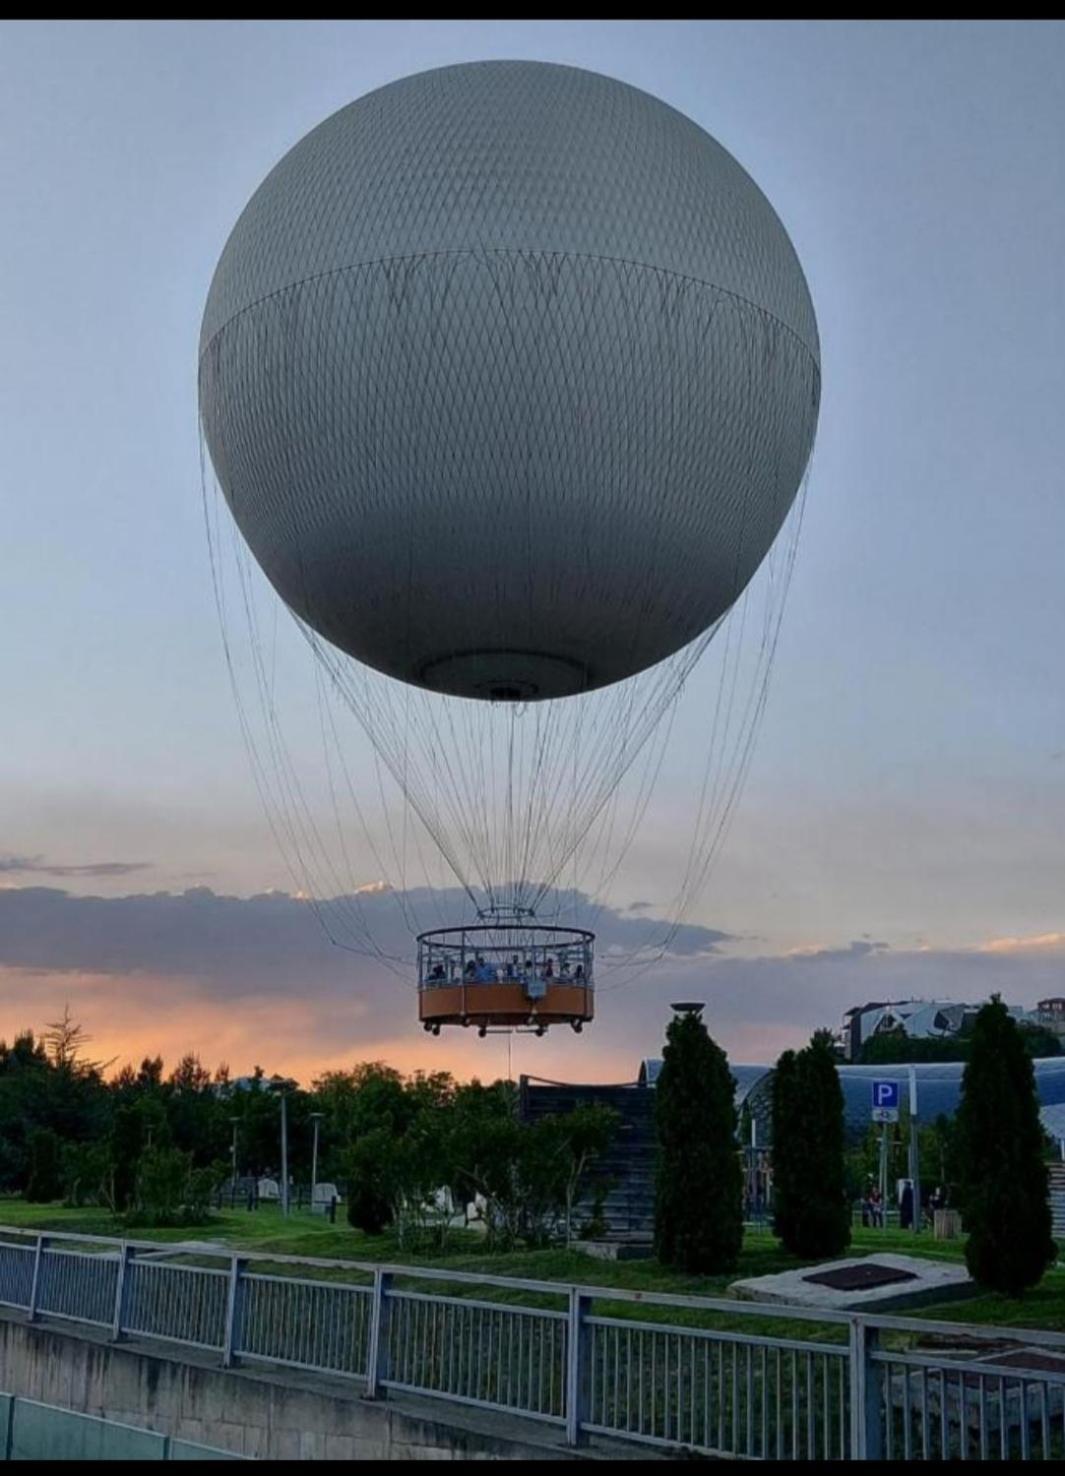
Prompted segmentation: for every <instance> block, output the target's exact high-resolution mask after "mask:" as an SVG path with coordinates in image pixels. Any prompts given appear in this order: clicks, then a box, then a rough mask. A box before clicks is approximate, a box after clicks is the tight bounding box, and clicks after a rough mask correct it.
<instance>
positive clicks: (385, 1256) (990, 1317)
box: [0, 1199, 1065, 1337]
mask: <svg viewBox="0 0 1065 1476" xmlns="http://www.w3.org/2000/svg"><path fill="white" fill-rule="evenodd" d="M0 1224H2V1225H11V1226H18V1227H22V1228H26V1229H36V1230H53V1231H57V1232H59V1231H67V1232H68V1233H71V1232H76V1233H79V1234H87V1235H107V1236H121V1235H123V1234H125V1235H129V1236H130V1237H131V1238H132V1239H136V1240H152V1241H159V1242H161V1243H173V1242H175V1241H182V1240H197V1241H212V1242H217V1243H219V1244H220V1245H222V1246H224V1247H225V1248H226V1249H227V1250H230V1249H231V1250H249V1251H256V1252H259V1253H265V1254H269V1253H271V1252H273V1253H274V1254H277V1255H286V1256H312V1257H316V1258H320V1259H325V1260H349V1261H364V1262H381V1261H391V1262H394V1263H396V1262H398V1263H400V1264H403V1265H409V1266H415V1267H419V1268H420V1267H432V1266H438V1267H440V1268H442V1269H443V1268H446V1269H448V1270H455V1271H469V1272H473V1273H484V1274H488V1275H494V1276H515V1277H522V1278H528V1279H531V1280H537V1281H557V1282H563V1283H565V1282H578V1283H581V1284H583V1285H585V1286H589V1285H590V1286H601V1287H604V1288H608V1289H609V1288H611V1287H623V1288H625V1289H627V1290H630V1291H643V1292H648V1293H652V1292H673V1293H679V1294H681V1295H688V1296H704V1297H724V1296H727V1295H728V1286H729V1283H730V1282H731V1281H733V1280H735V1279H736V1278H737V1277H747V1276H764V1275H769V1274H771V1273H772V1272H775V1271H784V1270H787V1269H789V1268H791V1267H796V1266H799V1265H800V1264H802V1263H801V1262H799V1261H798V1260H796V1259H795V1258H794V1257H792V1256H790V1255H788V1254H787V1253H786V1252H785V1251H783V1250H782V1249H781V1248H780V1246H779V1245H778V1243H777V1241H776V1240H775V1238H774V1237H773V1235H772V1234H771V1233H770V1232H769V1231H767V1230H748V1232H747V1234H746V1235H745V1237H744V1245H743V1252H742V1256H741V1259H740V1265H739V1267H738V1269H737V1270H736V1271H735V1272H734V1273H732V1274H731V1275H728V1276H689V1275H685V1274H683V1273H681V1272H678V1271H673V1270H670V1269H669V1268H668V1267H664V1266H660V1265H659V1264H658V1262H657V1261H653V1260H643V1261H599V1260H592V1259H590V1258H589V1257H588V1256H585V1255H582V1254H581V1253H580V1252H579V1251H568V1250H565V1249H561V1248H555V1249H550V1250H518V1251H511V1252H508V1253H496V1254H492V1253H489V1252H486V1251H485V1249H484V1246H483V1242H482V1240H481V1238H480V1236H479V1235H477V1234H476V1233H474V1232H465V1233H462V1232H460V1233H458V1234H456V1235H455V1237H454V1241H453V1245H452V1247H451V1248H450V1249H449V1251H448V1252H447V1253H446V1254H444V1255H441V1254H435V1255H420V1254H416V1253H412V1252H410V1251H408V1250H400V1249H399V1247H398V1246H397V1244H396V1240H395V1237H394V1236H392V1235H381V1236H367V1235H364V1234H362V1233H361V1232H360V1231H356V1230H352V1229H351V1228H350V1226H348V1224H347V1223H346V1222H345V1221H342V1220H338V1222H337V1224H336V1225H330V1224H329V1223H328V1221H326V1220H324V1219H321V1218H319V1217H317V1216H311V1215H310V1214H309V1213H307V1212H306V1211H304V1212H302V1213H293V1214H292V1215H290V1216H289V1218H288V1219H287V1220H286V1219H285V1218H284V1217H283V1216H282V1215H281V1213H280V1211H279V1210H278V1209H277V1208H276V1207H274V1206H266V1205H264V1206H263V1207H262V1208H260V1209H258V1210H255V1211H248V1210H242V1209H241V1210H223V1211H221V1212H220V1213H217V1214H215V1215H213V1216H212V1218H211V1221H210V1223H209V1224H207V1225H201V1226H192V1227H184V1228H177V1229H165V1230H153V1229H141V1228H137V1229H134V1230H127V1229H125V1227H124V1226H123V1224H122V1222H121V1221H116V1220H115V1219H114V1218H113V1216H111V1215H110V1214H109V1213H108V1212H107V1211H106V1210H104V1209H94V1208H87V1209H67V1208H65V1207H64V1206H62V1205H58V1204H56V1205H39V1204H26V1203H25V1202H23V1201H22V1200H19V1199H0ZM851 1250H852V1252H853V1253H854V1254H857V1255H869V1254H872V1253H874V1252H877V1251H895V1252H902V1253H906V1254H911V1255H919V1256H925V1257H928V1258H929V1259H933V1260H945V1261H953V1262H960V1261H962V1260H963V1259H964V1243H963V1242H962V1241H960V1240H956V1241H935V1240H933V1239H932V1238H931V1235H930V1234H927V1233H926V1234H923V1235H920V1236H914V1235H913V1234H912V1233H911V1232H909V1231H904V1230H872V1229H861V1228H859V1229H855V1231H854V1233H853V1240H852V1244H851ZM271 1269H273V1270H276V1271H278V1272H288V1273H290V1274H291V1272H292V1270H293V1268H291V1267H286V1266H283V1265H281V1264H279V1263H274V1264H273V1266H272V1268H271ZM321 1274H322V1275H323V1276H324V1277H325V1278H326V1279H332V1278H334V1277H336V1278H347V1277H348V1275H349V1273H345V1272H344V1271H343V1270H340V1269H338V1270H336V1271H332V1272H322V1273H321ZM422 1285H423V1287H424V1285H425V1284H424V1283H422ZM436 1285H437V1286H438V1288H439V1290H440V1291H441V1292H443V1291H444V1290H445V1289H446V1290H448V1291H449V1292H450V1294H457V1289H456V1288H455V1287H453V1286H452V1287H450V1288H448V1287H447V1285H446V1283H444V1282H440V1283H436ZM477 1294H478V1295H481V1296H491V1297H496V1298H499V1299H505V1298H506V1296H507V1294H506V1293H504V1292H503V1291H501V1290H498V1289H488V1288H479V1289H477ZM522 1300H523V1302H525V1303H526V1304H528V1303H529V1301H530V1298H529V1296H528V1295H524V1296H523V1297H522ZM541 1300H543V1301H545V1302H546V1303H548V1304H550V1305H557V1300H556V1299H555V1298H554V1297H549V1296H543V1297H542V1298H541ZM741 1308H742V1303H739V1302H737V1311H736V1315H735V1317H732V1316H731V1315H730V1316H724V1315H719V1316H715V1317H714V1319H713V1321H714V1325H715V1326H718V1327H737V1328H739V1327H741V1326H743V1327H749V1326H750V1325H751V1324H752V1322H753V1321H754V1319H752V1318H751V1317H750V1315H749V1314H748V1315H747V1316H746V1317H745V1316H744V1315H743V1312H742V1311H741ZM611 1312H612V1314H616V1315H618V1316H628V1317H638V1318H643V1319H650V1318H666V1319H668V1320H670V1321H672V1322H675V1323H687V1322H700V1323H705V1322H706V1316H705V1314H701V1313H698V1312H692V1313H688V1311H687V1310H686V1309H681V1308H668V1309H652V1308H651V1307H648V1306H645V1305H642V1304H635V1305H634V1304H632V1303H627V1302H617V1303H613V1304H612V1306H611ZM915 1315H916V1316H919V1317H922V1318H926V1317H927V1318H934V1319H939V1320H942V1321H950V1322H967V1323H981V1322H982V1323H994V1324H997V1325H999V1326H1009V1327H1018V1328H1021V1327H1023V1328H1035V1329H1040V1328H1044V1329H1050V1330H1054V1331H1059V1332H1063V1331H1065V1265H1062V1264H1060V1263H1059V1264H1058V1265H1057V1266H1055V1267H1053V1268H1052V1269H1051V1270H1050V1271H1049V1272H1048V1273H1047V1275H1046V1276H1045V1277H1044V1279H1043V1281H1042V1283H1041V1285H1040V1286H1038V1287H1037V1288H1035V1290H1033V1291H1031V1292H1029V1293H1028V1295H1027V1296H1025V1297H1024V1298H1021V1299H1013V1298H1008V1297H1001V1296H997V1295H994V1294H985V1295H981V1296H978V1297H973V1298H971V1299H970V1300H968V1301H961V1302H949V1303H944V1304H943V1305H941V1306H928V1307H922V1308H920V1310H919V1311H918V1312H916V1313H915ZM757 1325H758V1326H759V1327H761V1328H762V1329H763V1331H765V1332H767V1333H769V1332H770V1331H771V1330H773V1331H777V1332H778V1333H779V1331H780V1328H779V1327H777V1325H776V1324H775V1321H774V1322H773V1323H772V1324H770V1323H769V1321H768V1320H767V1319H764V1318H759V1319H757ZM787 1326H788V1328H789V1330H790V1332H791V1334H792V1335H795V1334H796V1333H800V1329H802V1332H801V1333H800V1335H802V1336H807V1337H811V1336H814V1335H815V1332H816V1331H817V1330H816V1329H815V1326H814V1325H813V1324H809V1325H806V1324H799V1323H794V1322H792V1323H790V1324H788V1325H787ZM818 1335H823V1336H828V1337H837V1336H838V1335H839V1334H838V1333H837V1332H835V1331H834V1330H833V1329H831V1328H822V1329H821V1330H820V1332H819V1334H818Z"/></svg>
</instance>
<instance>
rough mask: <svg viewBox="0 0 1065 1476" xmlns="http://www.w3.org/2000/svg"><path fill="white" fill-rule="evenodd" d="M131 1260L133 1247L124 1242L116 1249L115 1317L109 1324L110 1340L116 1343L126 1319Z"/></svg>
mask: <svg viewBox="0 0 1065 1476" xmlns="http://www.w3.org/2000/svg"><path fill="white" fill-rule="evenodd" d="M132 1259H133V1247H132V1246H131V1245H127V1244H126V1242H125V1241H123V1242H122V1244H121V1245H120V1246H119V1248H118V1276H117V1278H116V1280H115V1315H114V1319H113V1320H112V1323H111V1338H112V1341H113V1342H116V1343H117V1342H118V1341H119V1339H120V1338H121V1337H122V1324H123V1322H124V1321H125V1317H126V1302H127V1299H128V1297H129V1283H130V1275H129V1263H130V1261H132Z"/></svg>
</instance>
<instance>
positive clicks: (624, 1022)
mask: <svg viewBox="0 0 1065 1476" xmlns="http://www.w3.org/2000/svg"><path fill="white" fill-rule="evenodd" d="M575 900H576V899H575V898H574V897H573V896H572V895H570V894H565V893H559V894H556V895H555V896H554V897H553V898H551V899H549V901H550V903H551V906H552V909H553V910H557V911H558V912H559V913H560V914H561V917H562V920H565V916H566V914H567V909H569V908H571V907H572V905H573V903H574V901H575ZM584 906H585V909H587V902H586V900H585V903H584ZM468 911H469V904H468V899H466V898H465V896H464V894H462V893H461V892H459V891H458V890H457V889H456V890H455V891H454V892H436V893H431V892H428V891H418V890H410V891H396V892H380V891H374V892H370V893H364V894H362V895H358V896H354V895H353V896H351V897H336V898H332V899H330V900H329V901H328V902H327V903H325V904H320V903H310V902H309V901H307V900H300V899H299V898H297V897H294V896H292V895H290V894H289V893H286V892H266V893H262V894H259V895H257V896H253V897H236V896H226V895H223V894H221V893H218V892H215V891H213V890H212V889H211V888H210V887H205V886H200V887H190V888H189V889H188V890H186V891H184V892H180V893H178V892H166V891H160V892H154V893H151V892H143V893H136V894H132V895H129V896H125V897H92V896H80V895H75V894H72V893H70V892H67V891H65V890H61V889H59V888H53V887H45V886H32V887H14V888H10V889H8V890H0V1001H2V1013H0V1033H2V1034H4V1035H6V1036H8V1038H10V1035H11V1033H12V1032H14V1031H15V1030H18V1029H24V1028H26V1027H34V1028H39V1027H40V1025H41V1024H42V1023H43V1022H44V1021H46V1020H49V1019H53V1018H55V1014H56V1012H57V1011H60V1010H62V1007H63V1004H64V1002H66V1001H69V1002H70V1006H71V1009H72V1010H73V1011H74V1013H75V1015H76V1016H77V1017H78V1018H79V1019H81V1020H82V1021H83V1023H84V1024H85V1026H86V1028H87V1029H89V1030H90V1032H91V1033H92V1035H93V1037H94V1045H93V1050H94V1053H95V1054H96V1055H98V1056H100V1057H101V1058H104V1059H107V1058H110V1057H112V1056H118V1058H119V1064H121V1062H122V1061H124V1060H127V1059H134V1060H139V1059H140V1056H141V1055H143V1054H145V1053H151V1054H153V1055H154V1054H156V1053H157V1052H158V1053H161V1054H162V1055H163V1056H164V1058H165V1059H166V1060H167V1061H168V1062H169V1063H171V1064H172V1063H173V1062H174V1061H175V1060H176V1059H178V1057H180V1055H182V1054H183V1053H184V1052H186V1051H190V1050H191V1051H195V1052H197V1053H198V1054H200V1056H201V1057H202V1058H203V1060H204V1061H205V1063H206V1064H208V1065H210V1066H214V1065H217V1064H218V1062H219V1061H221V1060H226V1061H228V1063H229V1065H230V1066H231V1067H232V1069H233V1070H234V1071H235V1072H236V1073H238V1074H240V1073H242V1072H245V1071H248V1070H250V1069H251V1067H252V1066H254V1065H256V1064H259V1065H262V1066H263V1067H264V1068H265V1069H266V1070H267V1071H281V1072H286V1073H288V1074H290V1075H294V1076H296V1077H298V1078H299V1079H300V1080H303V1081H309V1080H310V1079H311V1077H312V1076H314V1075H316V1074H318V1073H319V1072H320V1071H321V1070H323V1069H328V1068H329V1067H334V1066H343V1065H350V1064H352V1063H353V1062H354V1061H357V1060H373V1059H388V1060H391V1061H393V1062H394V1063H395V1064H396V1065H397V1066H399V1067H400V1068H401V1069H403V1070H412V1069H415V1068H417V1067H423V1068H426V1069H438V1068H446V1069H450V1070H453V1071H455V1072H456V1073H458V1074H460V1075H464V1076H468V1075H471V1074H475V1073H479V1074H482V1075H490V1076H494V1075H496V1074H499V1073H500V1072H503V1073H505V1072H506V1069H507V1066H508V1063H509V1064H511V1065H512V1066H513V1070H514V1072H515V1074H518V1073H520V1072H523V1071H526V1072H529V1073H531V1074H533V1075H537V1076H543V1077H548V1078H551V1079H554V1080H570V1081H617V1082H623V1081H632V1080H634V1079H635V1076H636V1073H637V1070H638V1067H639V1062H640V1060H641V1059H642V1058H643V1057H644V1056H654V1055H658V1054H659V1053H660V1051H661V1047H662V1039H663V1035H664V1031H665V1027H666V1025H667V1023H668V1021H669V1018H670V1009H669V1006H670V1001H671V1000H675V999H698V1000H703V1001H705V1002H706V1013H705V1019H706V1021H707V1024H708V1026H709V1028H710V1030H711V1032H712V1033H713V1035H714V1036H715V1038H716V1039H718V1040H719V1041H720V1042H721V1044H722V1045H724V1047H725V1048H726V1050H727V1051H728V1052H729V1055H730V1058H731V1059H732V1060H733V1061H737V1062H748V1063H751V1062H771V1061H773V1060H775V1059H776V1056H777V1055H778V1054H779V1052H780V1051H781V1050H782V1049H784V1048H785V1047H787V1046H794V1045H800V1044H802V1043H803V1042H804V1041H805V1040H807V1039H808V1038H809V1036H810V1034H811V1032H812V1031H813V1030H815V1029H817V1028H819V1027H821V1026H825V1025H828V1026H835V1025H836V1024H838V1022H839V1020H840V1019H841V1017H842V1014H843V1011H844V1010H845V1009H846V1008H847V1007H848V1006H850V1005H854V1004H858V1003H861V1002H862V1001H863V1000H866V999H899V998H902V999H905V998H913V997H918V998H920V997H924V998H929V997H935V998H940V999H943V998H947V999H956V1000H969V1001H978V1000H982V999H986V998H987V997H988V995H990V994H991V993H992V992H995V991H1000V992H1001V993H1002V995H1003V997H1004V998H1006V999H1007V1000H1008V1001H1010V1002H1011V1003H1018V1004H1029V1005H1030V1004H1034V1002H1035V1001H1036V1000H1037V999H1039V998H1042V997H1044V996H1046V995H1050V994H1054V993H1060V992H1061V989H1060V973H1061V956H1060V952H1059V951H1056V950H1055V948H1053V947H1051V946H1049V945H1048V944H1044V945H1043V946H1038V947H1037V946H1032V947H1022V948H1015V949H1005V950H1003V949H997V950H995V949H992V950H990V951H989V950H988V949H987V948H981V947H976V946H973V947H968V948H959V949H955V950H944V949H936V948H930V947H928V946H927V945H925V946H924V948H923V949H922V950H918V949H908V950H902V949H897V948H888V947H887V945H886V944H885V943H883V942H877V941H876V940H875V939H860V940H854V941H851V942H849V943H845V944H838V945H833V944H831V943H824V944H818V945H810V946H808V947H807V948H805V949H804V950H798V951H793V952H792V953H790V954H762V955H753V956H752V955H749V954H742V955H741V954H738V953H735V952H729V951H728V950H727V949H726V948H725V947H723V945H724V944H726V943H727V942H729V941H730V939H731V936H732V935H730V934H729V933H727V932H725V931H724V930H722V929H716V928H708V927H699V926H696V925H694V924H690V925H687V926H685V927H682V928H680V929H679V930H678V932H677V934H676V936H675V938H674V939H673V940H672V941H671V943H670V948H669V951H668V952H667V953H665V954H663V955H660V954H658V953H649V952H647V951H646V944H647V942H648V940H649V939H652V938H654V937H655V936H656V935H658V934H660V933H661V930H662V924H661V923H660V922H656V921H654V920H653V919H650V918H644V917H639V916H633V915H632V914H631V913H630V912H628V910H626V911H624V912H618V911H613V910H611V909H609V908H603V909H601V910H600V911H599V913H598V918H597V921H596V922H595V923H594V924H593V925H594V926H595V927H596V931H597V935H598V938H597V960H598V965H597V973H596V1007H595V1008H596V1018H595V1021H594V1023H593V1024H592V1025H591V1026H589V1027H588V1028H587V1029H586V1030H585V1031H584V1033H583V1034H582V1035H580V1036H574V1035H573V1034H572V1032H570V1031H568V1030H559V1031H550V1032H549V1033H548V1035H547V1036H546V1037H545V1038H544V1039H543V1040H536V1039H535V1038H531V1037H524V1036H516V1037H513V1038H512V1039H510V1040H507V1039H504V1038H502V1037H493V1036H489V1037H488V1038H487V1040H484V1041H479V1040H478V1039H477V1037H476V1035H475V1034H473V1033H471V1032H463V1031H461V1030H460V1031H453V1032H451V1033H448V1032H446V1031H445V1032H444V1033H443V1034H442V1035H441V1037H440V1038H439V1039H438V1040H434V1039H432V1038H431V1037H428V1036H426V1035H425V1034H424V1032H423V1031H422V1030H421V1029H420V1027H419V1025H418V1021H417V1010H416V994H415V987H414V975H413V969H412V967H411V964H410V958H411V955H412V951H413V948H412V940H413V937H414V934H415V933H416V932H417V931H419V930H420V929H421V928H422V927H428V926H431V925H434V924H435V925H444V924H446V923H448V922H454V921H460V920H461V919H462V918H463V916H464V915H468ZM592 911H593V912H594V909H592ZM316 912H317V913H318V914H319V917H321V918H322V919H324V921H325V923H326V924H327V926H328V927H329V928H330V929H331V930H332V932H333V936H334V937H336V938H338V939H339V940H340V941H341V942H342V943H343V945H344V946H335V945H334V944H333V943H332V942H331V941H330V938H329V936H328V935H327V933H326V931H325V929H324V928H323V927H322V926H321V924H320V922H319V921H318V920H317V919H316V916H315V913H316ZM1041 936H1042V938H1043V939H1044V940H1045V939H1048V938H1052V937H1053V938H1059V939H1060V938H1062V936H1063V935H1061V934H1044V935H1041ZM370 938H372V939H373V940H374V943H375V945H376V951H375V949H374V948H372V947H371V945H370V943H369V941H368V940H369V939H370ZM993 941H996V942H1001V941H1002V940H993ZM641 949H644V950H645V951H643V952H641Z"/></svg>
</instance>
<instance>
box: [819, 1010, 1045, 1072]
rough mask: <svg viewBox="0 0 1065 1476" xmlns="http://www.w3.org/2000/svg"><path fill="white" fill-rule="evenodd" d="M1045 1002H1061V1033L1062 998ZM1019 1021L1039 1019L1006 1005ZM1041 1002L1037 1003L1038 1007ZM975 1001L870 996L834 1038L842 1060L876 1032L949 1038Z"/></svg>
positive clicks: (967, 1022)
mask: <svg viewBox="0 0 1065 1476" xmlns="http://www.w3.org/2000/svg"><path fill="white" fill-rule="evenodd" d="M1043 1003H1044V1004H1046V1005H1052V1004H1055V1003H1058V1004H1060V1005H1061V1006H1062V1010H1061V1013H1060V1016H1058V1018H1059V1019H1060V1022H1061V1032H1062V1034H1065V1000H1059V1001H1054V1000H1045V1001H1044V1002H1043ZM1006 1008H1007V1009H1008V1010H1009V1012H1010V1014H1011V1015H1012V1016H1013V1018H1014V1019H1015V1020H1016V1021H1017V1023H1018V1024H1020V1023H1021V1022H1022V1021H1023V1022H1025V1023H1030V1024H1037V1023H1042V1022H1041V1021H1039V1020H1037V1018H1036V1014H1035V1013H1032V1012H1029V1011H1027V1010H1025V1009H1023V1008H1022V1007H1021V1006H1020V1005H1007V1006H1006ZM1040 1008H1042V1006H1037V1011H1038V1009H1040ZM979 1009H980V1005H979V1004H959V1003H958V1002H957V1001H955V1000H949V999H896V1000H874V1001H871V1002H870V1003H869V1004H864V1005H853V1006H852V1007H851V1008H850V1009H849V1010H847V1011H846V1012H845V1014H844V1016H843V1024H842V1026H841V1027H840V1031H839V1034H838V1036H837V1037H836V1038H837V1041H838V1043H839V1046H840V1049H841V1050H842V1053H843V1059H844V1060H845V1061H858V1060H860V1058H861V1053H862V1047H863V1046H864V1045H865V1044H866V1042H867V1041H870V1040H872V1038H873V1037H874V1036H876V1035H907V1036H909V1037H910V1039H911V1040H949V1039H951V1038H952V1037H954V1036H959V1035H965V1034H966V1033H967V1032H968V1030H969V1029H970V1028H971V1026H972V1022H973V1020H974V1019H975V1018H976V1014H977V1011H978V1010H979Z"/></svg>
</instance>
